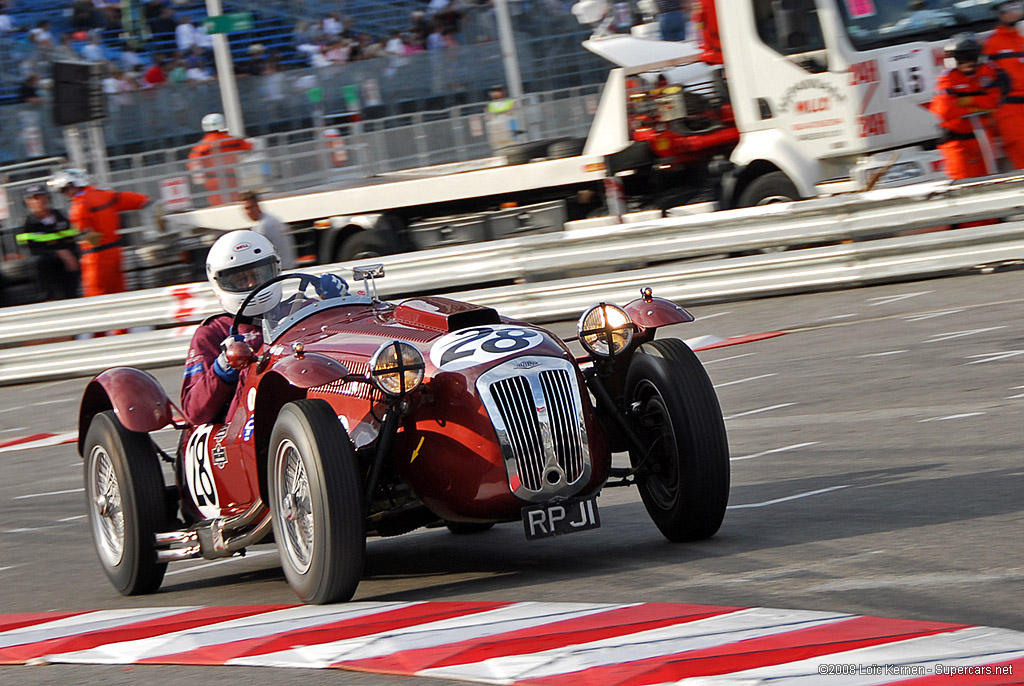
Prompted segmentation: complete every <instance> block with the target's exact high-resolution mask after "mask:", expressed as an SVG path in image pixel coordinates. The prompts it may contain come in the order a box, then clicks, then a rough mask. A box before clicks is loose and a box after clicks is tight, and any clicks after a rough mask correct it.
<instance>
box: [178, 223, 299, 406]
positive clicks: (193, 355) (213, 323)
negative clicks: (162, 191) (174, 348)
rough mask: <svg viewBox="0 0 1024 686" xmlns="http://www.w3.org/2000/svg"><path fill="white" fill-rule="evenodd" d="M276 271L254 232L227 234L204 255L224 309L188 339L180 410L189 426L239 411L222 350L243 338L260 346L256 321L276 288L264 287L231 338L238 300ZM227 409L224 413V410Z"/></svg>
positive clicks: (270, 248)
mask: <svg viewBox="0 0 1024 686" xmlns="http://www.w3.org/2000/svg"><path fill="white" fill-rule="evenodd" d="M280 272H281V260H280V258H279V257H278V255H277V252H276V251H275V250H274V244H273V243H271V242H270V240H269V239H267V238H266V237H264V236H262V235H260V234H258V233H256V232H255V231H248V230H242V231H231V232H229V233H226V234H224V235H223V236H221V237H220V238H218V239H217V242H216V243H214V244H213V246H212V247H211V248H210V252H209V254H207V256H206V277H207V279H209V281H210V287H211V288H213V292H214V294H215V295H216V296H217V300H219V301H220V304H221V307H223V308H224V313H223V314H216V315H213V316H212V317H210V318H209V319H207V320H206V321H204V322H203V323H202V324H201V325H200V326H199V328H198V329H197V330H196V332H195V334H194V335H193V336H192V344H191V345H190V346H189V351H188V357H187V358H186V359H185V379H184V381H183V382H182V385H181V409H182V411H183V412H184V413H185V417H186V418H187V419H188V420H189V421H190V422H192V423H193V424H208V423H211V422H219V421H224V419H225V417H228V418H230V417H231V416H232V415H233V414H234V412H235V409H236V408H237V407H238V398H236V397H235V391H236V389H237V388H239V387H240V386H239V383H238V380H239V376H240V375H241V373H242V372H239V370H237V369H233V368H232V367H231V365H230V364H229V363H228V358H227V347H228V345H229V344H231V343H232V342H234V341H235V340H245V341H246V342H247V343H249V345H250V346H251V347H252V349H253V350H257V349H259V347H260V346H261V345H262V344H263V334H262V332H261V326H260V325H261V321H260V318H261V316H262V315H263V314H265V313H266V312H268V311H270V310H271V309H273V308H274V307H276V306H277V305H278V302H279V301H280V299H281V288H280V284H276V285H275V286H273V287H270V288H265V289H263V290H261V291H260V294H259V295H258V296H257V298H256V299H254V300H253V301H252V302H250V303H249V304H248V305H246V308H245V311H244V312H243V313H242V316H241V317H239V320H240V323H239V327H238V336H237V337H234V338H233V337H232V336H231V335H230V330H231V323H232V321H234V318H235V316H236V314H237V313H238V310H239V308H240V307H241V306H242V303H243V301H244V300H245V298H246V296H248V295H249V292H250V291H252V289H253V288H255V287H256V286H258V285H259V284H261V283H263V282H264V281H266V280H268V279H270V278H272V277H275V276H277V275H278V274H279V273H280ZM225 410H227V412H225Z"/></svg>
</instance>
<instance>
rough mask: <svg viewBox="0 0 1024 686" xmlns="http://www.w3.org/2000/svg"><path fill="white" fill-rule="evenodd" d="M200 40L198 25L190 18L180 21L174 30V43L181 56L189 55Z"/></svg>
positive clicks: (183, 18)
mask: <svg viewBox="0 0 1024 686" xmlns="http://www.w3.org/2000/svg"><path fill="white" fill-rule="evenodd" d="M198 39H199V32H198V30H197V29H196V25H195V24H193V23H192V20H191V19H189V18H188V17H182V18H181V19H180V20H179V21H178V26H177V27H176V28H175V29H174V42H175V44H176V45H177V47H178V50H179V51H180V52H181V54H183V55H185V54H188V51H189V50H191V49H192V46H193V45H195V44H196V42H197V41H198Z"/></svg>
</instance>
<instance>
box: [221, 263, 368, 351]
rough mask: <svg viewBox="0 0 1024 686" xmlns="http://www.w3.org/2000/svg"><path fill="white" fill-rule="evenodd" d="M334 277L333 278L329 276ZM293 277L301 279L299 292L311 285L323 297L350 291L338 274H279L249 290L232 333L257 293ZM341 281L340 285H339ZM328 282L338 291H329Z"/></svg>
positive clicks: (237, 313) (233, 324) (232, 326)
mask: <svg viewBox="0 0 1024 686" xmlns="http://www.w3.org/2000/svg"><path fill="white" fill-rule="evenodd" d="M328 277H333V279H331V278H328ZM291 279H298V281H299V292H303V291H305V290H306V289H307V288H309V287H310V286H312V287H313V290H315V291H316V294H317V295H319V296H320V297H321V298H324V299H327V298H334V297H340V296H343V295H345V294H347V293H348V282H347V281H345V279H343V278H341V277H340V276H338V275H336V274H323V275H322V276H310V275H309V274H278V275H277V276H275V277H273V278H270V279H267V280H266V281H264V282H263V283H261V284H260V285H259V286H257V287H256V288H254V289H252V290H251V291H249V295H247V296H245V300H243V301H242V306H241V307H239V308H238V312H236V313H235V318H234V319H233V320H232V321H231V332H230V333H231V335H232V336H235V335H237V334H238V326H239V324H241V318H242V316H243V315H242V313H243V312H245V308H247V307H248V306H249V303H251V302H252V300H253V298H255V297H256V294H257V293H259V292H260V291H262V290H263V289H264V288H266V287H267V286H270V285H272V284H275V283H278V282H280V281H288V280H291ZM338 282H340V286H339V285H338ZM327 284H330V285H331V286H332V287H333V288H334V289H337V292H331V293H328V292H327V288H326V286H327Z"/></svg>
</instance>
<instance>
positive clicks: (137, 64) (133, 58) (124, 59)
mask: <svg viewBox="0 0 1024 686" xmlns="http://www.w3.org/2000/svg"><path fill="white" fill-rule="evenodd" d="M121 69H122V70H123V71H125V72H132V73H138V72H141V71H142V58H141V57H140V56H139V53H138V51H137V50H136V49H135V46H134V45H133V44H132V43H130V42H129V43H125V44H124V47H123V48H122V49H121Z"/></svg>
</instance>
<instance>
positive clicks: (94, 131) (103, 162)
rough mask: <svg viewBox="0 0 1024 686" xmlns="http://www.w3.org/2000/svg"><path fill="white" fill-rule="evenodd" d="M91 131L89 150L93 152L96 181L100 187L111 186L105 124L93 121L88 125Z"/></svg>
mask: <svg viewBox="0 0 1024 686" xmlns="http://www.w3.org/2000/svg"><path fill="white" fill-rule="evenodd" d="M86 127H87V129H88V131H89V149H90V151H91V152H92V159H93V163H94V168H95V173H96V179H97V181H99V185H100V186H102V187H104V188H108V187H109V186H110V165H109V164H108V163H107V141H106V139H105V138H104V136H103V123H102V122H100V121H91V122H89V123H88V124H86Z"/></svg>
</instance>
